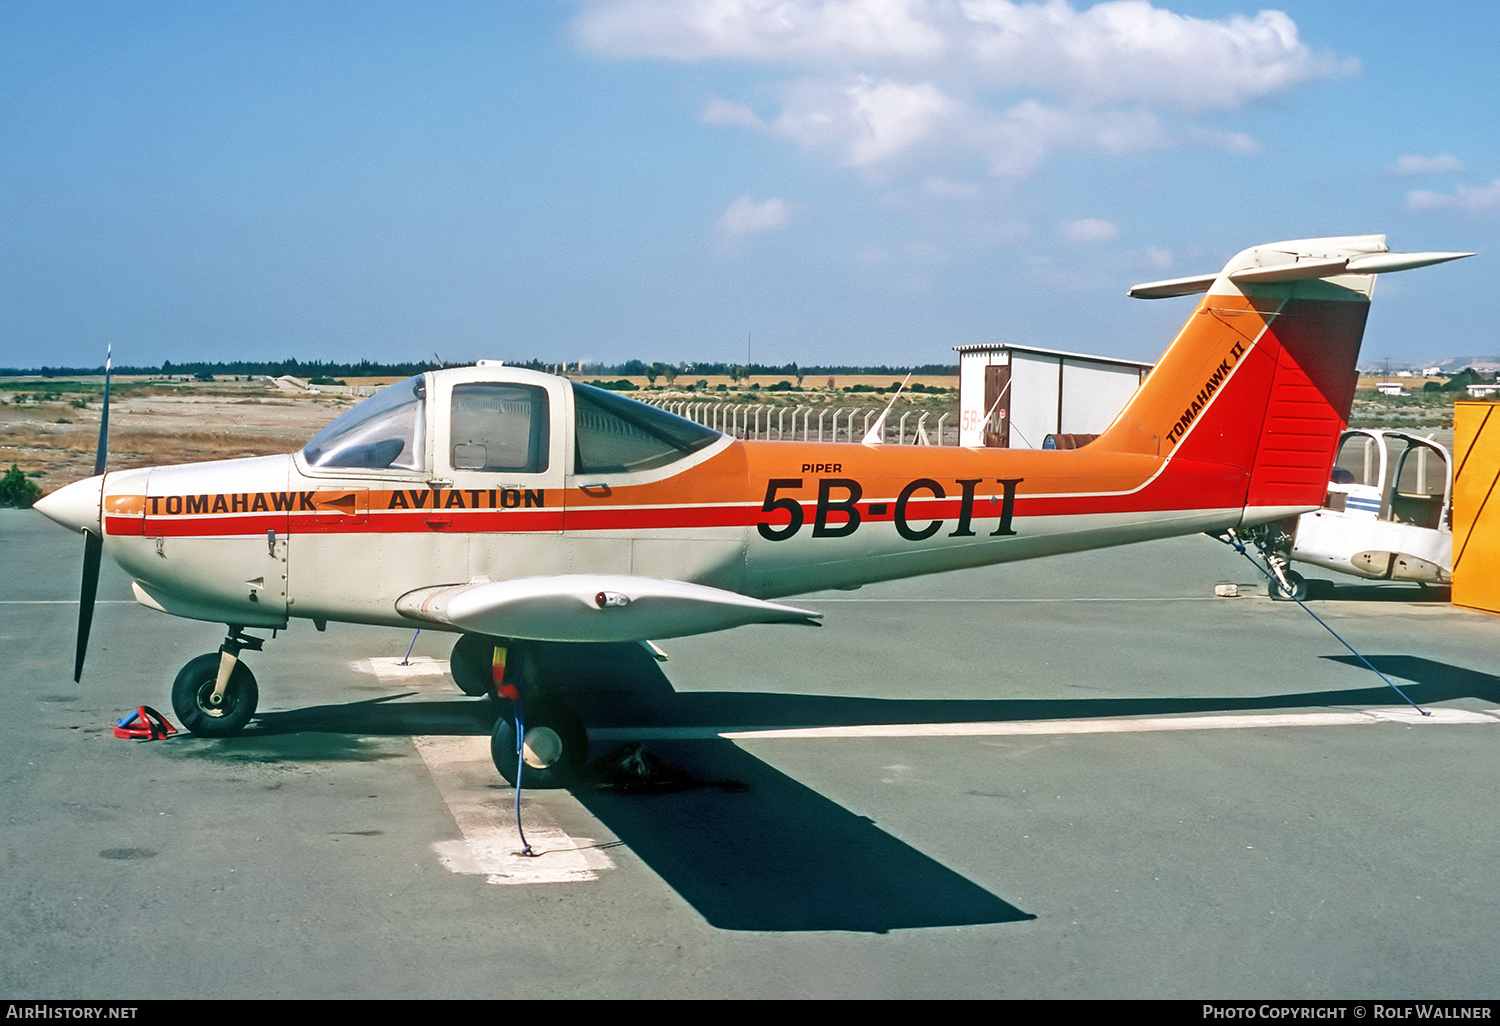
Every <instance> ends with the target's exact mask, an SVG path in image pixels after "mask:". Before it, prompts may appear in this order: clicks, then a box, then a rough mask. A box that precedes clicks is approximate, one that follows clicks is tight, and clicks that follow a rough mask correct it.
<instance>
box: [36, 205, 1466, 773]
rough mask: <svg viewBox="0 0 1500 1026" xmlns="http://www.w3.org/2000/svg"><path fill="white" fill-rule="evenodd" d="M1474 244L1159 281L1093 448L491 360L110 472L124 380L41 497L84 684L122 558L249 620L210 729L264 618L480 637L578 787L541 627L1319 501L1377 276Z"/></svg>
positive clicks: (148, 591) (203, 669) (553, 632)
mask: <svg viewBox="0 0 1500 1026" xmlns="http://www.w3.org/2000/svg"><path fill="white" fill-rule="evenodd" d="M1469 255H1471V254H1467V253H1408V254H1399V253H1391V252H1389V251H1388V250H1387V248H1386V245H1385V239H1384V236H1379V235H1367V236H1351V237H1342V238H1328V239H1309V240H1302V241H1296V242H1280V243H1273V244H1270V245H1264V246H1257V247H1254V248H1252V249H1247V250H1245V251H1244V252H1242V253H1240V254H1239V255H1237V256H1235V257H1234V258H1233V259H1232V260H1230V261H1229V263H1228V264H1227V265H1225V267H1224V269H1223V270H1222V271H1220V272H1219V273H1218V274H1209V275H1203V276H1200V277H1194V278H1180V279H1175V280H1172V281H1162V282H1154V283H1151V284H1147V285H1140V286H1137V287H1136V288H1134V289H1132V290H1131V295H1133V296H1136V297H1140V298H1158V297H1168V296H1182V295H1192V294H1197V293H1205V295H1204V297H1203V299H1202V300H1201V301H1200V302H1199V303H1198V306H1197V308H1196V309H1195V310H1194V311H1193V313H1192V315H1191V316H1190V317H1189V318H1188V320H1187V324H1186V325H1185V326H1184V327H1183V329H1182V331H1181V332H1180V333H1179V334H1178V336H1177V338H1176V340H1175V341H1173V342H1172V344H1171V346H1170V347H1169V348H1168V349H1167V351H1166V353H1165V355H1163V356H1162V358H1161V360H1160V362H1158V363H1157V365H1156V368H1155V370H1153V371H1152V372H1151V374H1150V376H1149V377H1148V378H1147V379H1146V380H1145V382H1144V383H1143V384H1142V385H1141V388H1140V390H1139V391H1138V392H1137V393H1136V395H1135V396H1134V398H1132V399H1131V401H1130V402H1129V404H1128V405H1127V406H1126V407H1125V409H1124V411H1123V412H1121V413H1120V415H1119V417H1118V418H1117V419H1116V420H1115V421H1114V423H1113V424H1112V425H1111V426H1110V427H1109V428H1108V429H1107V430H1106V431H1105V432H1104V433H1103V434H1102V435H1100V436H1099V437H1098V438H1097V439H1095V440H1094V441H1092V442H1090V443H1089V444H1087V445H1085V446H1083V447H1082V448H1079V449H1073V450H1060V451H1056V450H1054V451H1046V450H1038V451H1026V450H1009V449H961V448H954V449H949V448H932V447H910V446H887V445H882V444H879V442H878V441H876V439H875V438H874V437H873V436H874V434H875V433H873V432H872V437H870V438H867V439H866V441H865V443H864V444H858V443H856V444H849V443H844V444H821V443H817V444H813V443H806V442H791V441H784V442H770V441H765V442H762V441H740V440H736V439H734V438H732V437H729V436H727V435H723V434H720V433H719V432H717V431H713V430H711V429H709V428H706V427H703V426H701V425H699V424H695V423H692V422H690V421H687V420H684V419H682V418H679V417H676V416H673V415H671V414H668V413H666V412H663V411H661V410H658V409H656V408H653V407H650V406H646V405H644V404H641V403H637V402H634V401H632V400H628V399H624V398H621V397H619V396H616V395H614V394H612V393H610V392H605V391H601V390H599V389H597V388H591V387H589V386H587V385H582V384H579V383H577V382H572V381H568V380H566V379H564V378H559V377H553V376H550V375H547V374H540V373H536V372H533V371H528V370H523V369H519V368H512V367H506V366H503V365H500V364H496V363H488V362H481V363H480V364H479V365H478V366H475V367H465V368H449V369H444V370H438V371H432V372H429V373H426V374H422V375H418V376H416V377H413V378H409V379H407V380H406V381H402V382H400V383H398V384H395V385H392V386H390V387H389V388H387V389H385V390H384V391H382V392H380V393H379V394H378V395H376V396H374V397H372V398H370V399H368V400H366V401H365V402H362V403H360V404H359V405H358V406H355V407H354V408H353V409H351V410H349V411H348V412H347V413H345V414H343V415H342V416H341V417H339V418H338V419H337V420H335V421H333V422H332V423H331V424H329V425H328V426H327V427H326V428H324V429H323V430H322V431H321V432H319V433H318V434H317V436H316V437H314V438H313V439H312V441H310V442H308V443H307V445H306V446H305V447H304V448H303V449H302V450H301V451H300V452H297V453H292V454H289V455H284V456H270V457H261V458H255V459H238V460H223V461H219V462H213V463H198V464H191V465H187V466H178V467H157V468H151V469H145V470H125V471H115V472H112V473H108V474H104V473H101V471H102V470H103V461H104V442H105V435H106V431H107V412H108V385H107V382H106V389H105V401H106V418H105V422H104V424H102V425H101V430H100V452H99V456H98V462H97V464H96V469H95V476H94V477H91V478H88V479H87V480H84V481H79V482H77V483H75V484H71V485H68V486H67V487H65V488H62V489H60V490H58V491H57V492H55V493H53V494H52V495H49V496H47V497H46V498H44V499H43V500H42V501H40V502H38V503H37V506H36V508H37V509H38V510H40V511H41V512H42V513H44V514H45V515H47V516H48V517H50V518H52V519H53V520H55V521H57V522H58V523H60V524H63V525H65V526H67V527H70V528H72V529H74V530H79V531H82V532H84V534H85V550H84V554H85V558H84V580H83V601H82V602H81V606H80V613H79V639H78V652H77V662H76V666H75V674H74V677H75V679H77V678H78V677H79V676H80V675H81V673H82V667H83V656H84V652H85V649H86V645H87V637H88V628H89V623H90V618H91V616H92V610H93V598H94V590H95V587H96V583H97V578H98V568H99V558H100V553H101V551H104V552H108V553H109V555H110V556H111V557H112V558H113V559H114V560H115V561H116V562H117V563H119V565H120V566H121V567H123V568H124V570H125V572H126V573H127V574H129V575H130V576H131V577H132V578H133V579H134V591H135V597H136V599H137V600H138V601H139V602H141V603H142V604H143V605H146V606H150V607H151V608H153V609H158V610H161V611H162V612H166V613H172V614H174V615H176V616H184V617H189V618H193V619H198V620H208V621H214V622H219V623H224V624H227V625H228V627H229V631H228V636H227V637H226V638H225V639H224V643H223V645H222V646H221V647H220V649H219V651H218V652H216V653H210V654H208V655H203V656H199V657H198V658H196V659H193V660H192V661H190V662H189V663H188V664H187V665H186V666H184V667H183V669H182V672H181V673H179V674H178V675H177V679H176V682H175V683H174V685H173V688H172V700H173V707H174V708H175V709H176V711H177V715H178V716H179V717H180V718H181V719H182V720H183V722H184V723H185V724H186V725H187V727H188V728H190V729H191V730H192V731H193V732H194V733H197V734H200V735H206V736H210V737H225V736H229V735H232V734H234V733H236V732H238V731H240V730H241V729H242V728H243V727H244V726H245V724H246V723H247V722H248V721H249V720H250V717H251V715H252V714H253V713H254V711H255V706H256V702H257V699H258V691H257V687H256V683H255V678H254V677H253V676H252V675H251V673H250V671H249V670H248V669H247V668H246V666H245V664H244V663H243V662H242V661H241V659H240V654H241V652H242V651H243V650H245V649H247V648H248V649H252V650H253V649H259V648H260V647H261V643H262V641H263V639H261V638H257V637H253V636H251V635H248V634H246V633H245V632H246V630H248V629H250V628H271V629H276V628H284V627H286V626H287V623H288V621H289V620H290V619H291V618H293V617H301V618H304V619H309V620H312V621H313V623H314V624H315V625H316V626H317V627H318V628H319V629H322V627H323V626H324V625H325V624H326V622H327V621H329V620H335V621H343V622H351V623H364V624H379V625H385V626H389V627H406V628H408V629H409V628H411V627H413V626H418V627H422V628H426V629H437V630H444V631H451V632H455V633H459V634H460V635H461V636H460V638H459V639H458V641H457V643H456V644H455V646H454V650H453V656H452V659H451V666H452V671H453V676H454V678H455V680H456V681H457V683H458V685H459V687H460V688H462V689H463V690H464V691H465V692H468V693H470V694H476V695H478V694H485V693H491V694H493V693H495V692H496V691H497V690H498V692H499V693H501V694H504V695H505V696H507V697H510V698H512V702H510V703H504V702H501V703H498V708H499V710H500V715H499V719H498V722H497V724H496V727H495V735H494V739H493V742H492V751H493V753H494V755H495V763H496V766H497V768H498V769H499V770H500V772H501V773H502V775H504V776H505V777H506V778H507V779H509V780H511V781H512V782H515V777H516V776H517V775H518V774H519V773H520V772H521V771H520V770H519V769H518V766H517V762H516V761H515V760H516V756H515V752H516V751H517V733H518V731H519V732H520V733H521V734H522V738H521V740H522V742H523V746H522V749H521V750H522V752H523V757H524V761H525V764H526V766H527V769H526V771H525V778H526V782H527V783H528V784H531V785H533V786H549V785H552V786H556V785H561V784H565V783H567V782H568V781H569V780H570V779H572V778H574V777H575V776H576V774H577V772H578V770H579V769H580V768H581V767H582V765H583V764H584V762H585V760H586V755H587V747H588V741H587V734H586V731H585V728H584V726H583V724H582V723H581V721H580V720H579V718H578V716H577V715H576V714H575V713H573V712H572V711H571V710H570V709H569V707H568V706H567V705H566V704H565V703H564V702H563V701H561V700H560V699H559V698H558V697H557V695H556V693H555V692H556V690H557V689H556V688H555V687H554V686H553V685H552V683H551V682H548V681H545V680H542V679H539V678H538V677H537V676H536V675H535V674H533V673H532V672H531V671H530V669H529V668H528V667H529V665H534V663H535V660H534V659H532V658H531V657H530V656H529V655H528V651H529V649H530V647H531V646H533V645H534V644H535V643H537V642H548V641H561V642H619V641H632V640H637V641H648V640H651V639H662V638H671V637H680V636H683V635H689V634H699V633H704V632H708V631H718V630H724V629H726V628H731V627H738V626H741V625H745V624H816V623H817V618H818V616H819V614H818V613H815V612H811V611H808V610H805V609H800V608H796V607H794V606H789V605H784V604H781V603H779V602H774V601H771V600H772V599H776V598H779V597H783V596H788V595H795V594H798V593H803V592H808V591H814V590H819V589H824V588H852V587H857V586H859V585H861V584H865V583H868V582H873V581H883V580H891V579H894V578H903V577H911V576H915V575H918V574H929V573H937V572H940V571H944V570H954V569H958V568H961V567H973V566H980V565H985V564H990V563H1004V562H1008V561H1010V560H1017V559H1030V558H1034V557H1038V556H1048V555H1052V554H1054V553H1061V552H1073V551H1077V550H1081V549H1090V548H1097V547H1101V546H1106V545H1121V544H1124V543H1127V542H1138V541H1146V540H1148V539H1153V538H1164V537H1168V536H1171V535H1185V534H1196V533H1199V532H1210V533H1219V532H1224V531H1226V530H1228V529H1231V528H1249V527H1254V526H1256V525H1259V524H1264V523H1268V522H1271V521H1275V520H1279V519H1282V518H1285V517H1290V516H1295V515H1297V514H1300V513H1302V512H1304V511H1307V510H1311V509H1315V508H1317V507H1319V506H1320V505H1322V502H1323V498H1324V491H1325V489H1326V488H1327V486H1328V479H1329V469H1330V467H1331V466H1332V461H1333V454H1334V447H1335V445H1336V444H1337V442H1338V439H1339V433H1340V432H1341V431H1342V430H1343V429H1344V427H1345V424H1346V421H1347V419H1348V415H1349V408H1350V403H1351V401H1352V399H1353V393H1354V385H1355V369H1354V362H1355V357H1356V355H1357V353H1358V350H1359V344H1360V339H1361V337H1362V335H1363V333H1364V325H1365V317H1366V313H1367V311H1368V307H1369V299H1370V294H1371V290H1372V287H1373V284H1374V276H1375V275H1376V274H1379V273H1382V272H1390V271H1400V270H1406V269H1408V268H1414V267H1421V266H1424V265H1427V264H1435V263H1440V262H1442V261H1445V260H1452V259H1456V258H1458V257H1462V256H1469ZM549 692H553V693H551V694H549ZM523 701H524V704H523ZM518 723H519V724H520V726H518Z"/></svg>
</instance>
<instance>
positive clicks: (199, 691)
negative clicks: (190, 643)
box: [172, 652, 260, 737]
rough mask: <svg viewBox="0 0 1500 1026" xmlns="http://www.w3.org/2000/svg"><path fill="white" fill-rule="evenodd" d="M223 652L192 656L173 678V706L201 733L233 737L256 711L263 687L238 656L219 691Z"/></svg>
mask: <svg viewBox="0 0 1500 1026" xmlns="http://www.w3.org/2000/svg"><path fill="white" fill-rule="evenodd" d="M222 661H223V653H221V652H209V653H208V654H206V655H201V656H198V657H197V658H196V659H193V660H190V661H189V662H188V664H187V665H186V666H184V667H183V668H182V672H180V673H179V674H177V679H176V680H175V681H173V682H172V709H173V710H174V711H175V712H176V713H177V720H178V722H179V723H181V724H182V725H183V726H185V727H187V729H188V730H191V731H192V732H193V733H194V734H197V735H198V736H199V737H233V736H234V735H236V734H238V733H239V732H240V731H242V730H244V729H245V724H247V723H249V722H250V717H251V716H254V715H255V705H256V703H257V702H258V701H259V700H260V689H259V688H258V687H257V686H256V684H255V674H253V673H251V672H250V668H249V667H248V666H246V665H245V664H244V663H242V662H240V661H239V660H238V659H236V660H235V661H234V668H233V669H232V670H231V671H230V673H229V680H228V682H227V684H226V686H225V687H224V688H223V690H222V691H220V692H219V694H217V695H215V691H217V690H218V682H219V669H220V665H221V663H222Z"/></svg>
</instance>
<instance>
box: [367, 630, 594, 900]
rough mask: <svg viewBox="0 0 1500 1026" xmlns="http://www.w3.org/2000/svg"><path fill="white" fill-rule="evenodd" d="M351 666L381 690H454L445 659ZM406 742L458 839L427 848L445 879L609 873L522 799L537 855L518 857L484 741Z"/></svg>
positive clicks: (551, 879) (516, 837) (514, 880)
mask: <svg viewBox="0 0 1500 1026" xmlns="http://www.w3.org/2000/svg"><path fill="white" fill-rule="evenodd" d="M350 666H351V667H352V668H353V669H355V670H357V671H359V672H361V673H368V674H372V675H373V676H375V677H376V678H377V679H379V680H380V682H381V683H382V684H392V685H397V686H400V687H403V688H440V689H442V690H444V691H450V690H453V691H456V690H457V689H456V688H455V687H454V685H453V682H452V680H450V679H449V677H448V661H447V660H446V659H434V658H432V657H431V656H412V657H411V659H410V660H405V659H398V658H396V657H395V656H376V657H374V658H370V659H357V660H355V661H354V662H353V663H351V664H350ZM412 743H413V744H415V745H416V746H417V752H418V753H419V754H420V755H421V756H422V761H423V762H424V763H426V764H427V771H428V772H429V773H431V774H432V781H433V783H434V784H435V785H437V789H438V793H439V794H441V795H442V796H443V802H444V803H445V804H446V805H447V806H448V811H449V812H451V813H452V814H453V820H454V822H455V823H457V824H458V829H459V831H460V832H461V833H462V834H463V838H462V839H461V840H460V839H455V840H452V841H440V842H438V843H437V844H435V845H433V849H434V850H435V851H436V853H437V857H438V861H439V862H441V863H442V864H443V866H444V868H446V869H447V870H448V871H449V872H453V873H465V874H470V875H478V876H483V877H485V878H486V882H487V883H492V884H544V883H578V882H580V881H585V880H597V879H599V871H600V870H603V869H613V868H614V862H612V861H611V860H610V858H609V856H608V855H606V854H605V853H604V852H603V851H602V850H600V849H599V847H598V846H597V845H595V843H594V841H593V839H592V838H588V837H572V836H570V835H569V834H567V833H565V832H564V831H563V830H562V829H560V828H559V827H558V826H557V824H556V823H555V822H553V820H552V818H551V817H550V816H548V815H547V813H546V811H545V810H544V809H543V808H542V807H541V805H540V804H539V803H538V802H536V801H533V800H529V799H528V798H527V797H526V795H525V793H524V792H523V793H522V796H521V823H522V826H523V827H524V829H525V830H526V841H527V843H529V844H530V845H531V850H532V851H533V852H535V853H536V854H535V855H534V856H525V855H522V854H520V851H521V837H520V834H519V833H517V832H516V814H515V791H513V790H511V789H510V788H509V787H507V786H504V783H503V781H501V779H500V774H499V773H497V772H496V771H495V765H494V763H493V762H492V761H491V760H490V739H489V737H488V736H485V735H479V736H475V735H472V734H459V735H453V736H447V735H445V736H419V737H413V738H412Z"/></svg>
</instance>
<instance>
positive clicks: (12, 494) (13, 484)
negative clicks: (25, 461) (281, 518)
mask: <svg viewBox="0 0 1500 1026" xmlns="http://www.w3.org/2000/svg"><path fill="white" fill-rule="evenodd" d="M41 497H42V490H41V488H39V487H37V483H36V482H35V481H32V480H30V479H29V478H27V476H26V474H25V473H24V472H23V471H22V470H21V468H20V467H18V466H16V465H15V464H14V463H12V464H11V465H10V469H9V470H7V471H6V472H5V476H4V477H0V506H16V507H19V508H20V509H30V508H31V504H32V503H34V502H36V500H37V499H40V498H41Z"/></svg>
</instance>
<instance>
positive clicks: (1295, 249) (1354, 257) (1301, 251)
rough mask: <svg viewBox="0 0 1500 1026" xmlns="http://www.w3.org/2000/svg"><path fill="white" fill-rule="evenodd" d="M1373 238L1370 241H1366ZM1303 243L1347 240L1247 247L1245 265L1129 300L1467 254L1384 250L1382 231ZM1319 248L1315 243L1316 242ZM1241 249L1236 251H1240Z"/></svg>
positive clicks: (1161, 284) (1376, 270)
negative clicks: (1329, 246)
mask: <svg viewBox="0 0 1500 1026" xmlns="http://www.w3.org/2000/svg"><path fill="white" fill-rule="evenodd" d="M1374 240H1378V242H1376V243H1375V245H1374V246H1370V245H1369V244H1368V243H1369V241H1374ZM1306 241H1307V242H1308V243H1314V244H1318V243H1321V244H1326V243H1330V242H1334V243H1337V242H1340V241H1345V242H1347V243H1349V244H1350V245H1349V246H1348V248H1347V249H1345V250H1344V251H1343V252H1335V253H1331V254H1330V253H1327V252H1324V253H1314V252H1309V251H1308V250H1311V249H1312V248H1313V247H1312V246H1310V245H1305V244H1304V243H1302V242H1278V243H1272V244H1271V245H1269V246H1257V247H1256V248H1255V250H1253V251H1247V253H1250V252H1253V253H1254V254H1255V259H1256V260H1257V261H1264V262H1258V263H1255V264H1253V265H1251V266H1246V267H1234V266H1230V267H1226V268H1225V269H1224V270H1223V271H1220V272H1218V273H1217V274H1199V275H1194V276H1192V277H1190V278H1169V279H1167V280H1166V281H1151V282H1146V283H1145V284H1143V285H1137V286H1135V287H1134V288H1133V289H1131V290H1130V296H1131V298H1133V299H1167V298H1170V297H1172V296H1191V295H1196V294H1197V293H1200V292H1207V291H1208V290H1209V289H1210V288H1212V287H1213V284H1214V282H1216V281H1218V280H1219V278H1220V277H1225V278H1228V279H1229V280H1230V281H1231V282H1233V283H1235V284H1237V285H1269V284H1274V283H1277V282H1288V281H1306V280H1310V279H1313V278H1331V277H1333V276H1335V275H1339V274H1387V273H1390V272H1392V271H1409V270H1411V269H1412V268H1415V267H1428V266H1430V265H1432V264H1441V263H1445V262H1447V261H1449V260H1459V259H1462V258H1463V257H1471V256H1473V255H1474V254H1473V253H1390V252H1387V251H1386V249H1385V238H1384V236H1378V235H1377V236H1354V237H1350V238H1348V239H1347V240H1339V239H1311V240H1306ZM1320 248H1321V247H1320ZM1243 255H1244V254H1242V256H1243Z"/></svg>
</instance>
